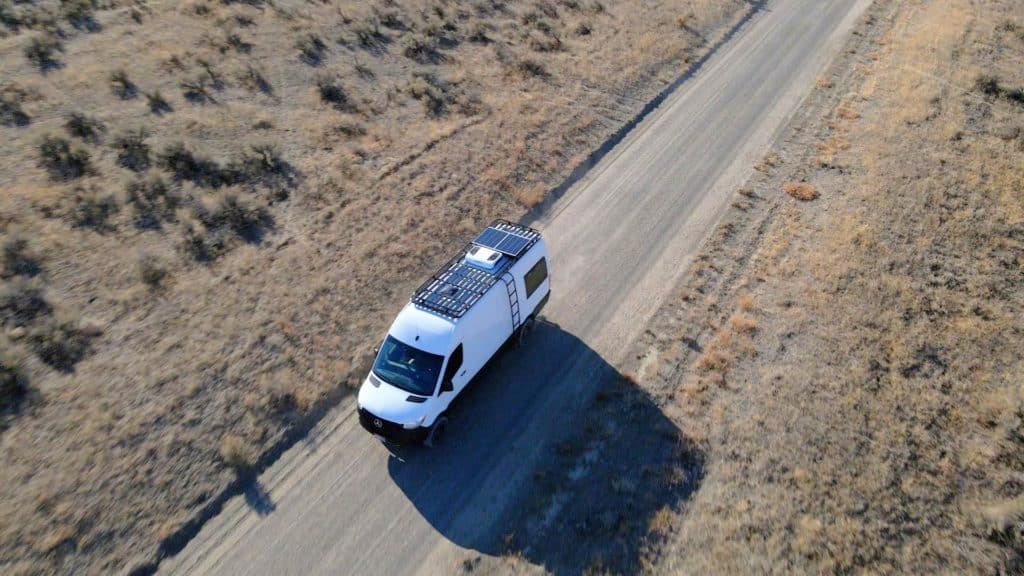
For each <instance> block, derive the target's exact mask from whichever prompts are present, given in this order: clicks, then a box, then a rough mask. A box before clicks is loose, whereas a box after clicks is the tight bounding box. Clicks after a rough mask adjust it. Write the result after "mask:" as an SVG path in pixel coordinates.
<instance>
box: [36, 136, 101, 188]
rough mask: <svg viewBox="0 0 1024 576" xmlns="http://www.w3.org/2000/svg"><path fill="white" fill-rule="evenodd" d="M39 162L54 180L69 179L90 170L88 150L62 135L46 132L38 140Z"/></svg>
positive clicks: (78, 176) (80, 175)
mask: <svg viewBox="0 0 1024 576" xmlns="http://www.w3.org/2000/svg"><path fill="white" fill-rule="evenodd" d="M39 155H40V163H41V164H42V166H43V167H44V168H46V169H47V171H48V172H49V173H50V177H51V178H52V179H54V180H71V179H74V178H80V177H82V176H84V175H86V174H88V173H90V172H92V164H91V163H90V156H89V152H88V151H87V150H85V149H84V148H81V147H79V146H72V144H71V142H69V141H68V140H67V138H64V137H62V136H57V135H54V134H47V135H46V136H44V137H43V139H42V140H41V141H40V142H39Z"/></svg>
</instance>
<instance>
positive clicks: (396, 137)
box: [0, 0, 750, 574]
mask: <svg viewBox="0 0 1024 576" xmlns="http://www.w3.org/2000/svg"><path fill="white" fill-rule="evenodd" d="M749 8H750V6H749V3H747V2H743V1H741V0H729V1H727V2H718V3H709V2H706V1H704V0H671V1H670V2H669V3H668V4H667V5H663V6H658V7H655V6H653V5H647V4H643V5H639V6H626V5H619V4H615V5H612V4H609V5H608V6H605V5H603V4H601V3H599V2H595V1H592V0H586V1H579V2H577V1H560V2H547V1H535V0H515V1H485V2H471V3H452V2H440V1H434V0H393V1H391V0H389V1H373V2H354V1H338V0H335V1H329V2H305V1H300V0H275V1H274V2H263V1H246V2H217V1H211V0H197V1H191V2H183V3H177V2H169V3H153V2H148V3H146V2H134V1H127V0H124V1H122V0H114V1H110V2H91V1H81V2H80V1H77V0H76V1H75V2H56V1H51V0H38V1H30V2H20V1H15V2H12V1H10V0H0V130H2V131H3V133H4V138H2V139H0V158H2V160H3V162H4V170H3V171H2V173H0V192H2V194H0V242H2V246H3V250H4V252H3V258H4V263H3V278H0V311H2V314H3V315H2V327H3V334H0V352H2V353H3V354H7V353H10V356H11V357H12V358H16V359H17V360H18V362H17V363H13V364H6V362H7V360H6V358H7V356H3V358H5V360H4V362H5V364H3V366H4V367H5V368H4V370H6V371H0V375H4V376H3V377H4V378H7V380H4V382H15V383H22V382H23V383H25V388H24V389H25V390H27V391H28V392H26V393H25V394H22V393H21V392H17V393H15V394H14V396H10V397H15V396H16V397H17V398H28V400H23V401H22V400H19V401H17V402H15V403H13V404H11V403H8V404H5V406H13V405H15V404H16V405H18V406H20V408H18V409H13V408H11V409H9V408H7V407H5V408H4V409H3V410H4V416H3V418H4V419H5V420H4V425H3V426H4V431H3V434H2V436H0V443H2V450H3V462H2V463H0V482H3V483H4V485H5V486H10V487H11V489H10V490H7V491H5V492H4V496H3V497H2V501H3V505H4V510H5V517H7V518H14V519H17V521H16V523H7V524H3V523H0V571H2V572H4V573H14V574H17V573H33V574H35V573H67V572H117V571H120V570H121V569H123V568H125V564H126V562H127V559H128V558H134V557H136V556H137V554H138V553H139V552H140V551H144V550H150V549H152V548H151V546H152V545H153V544H154V542H155V541H156V540H158V539H160V538H165V537H169V536H173V535H174V534H175V530H176V529H177V527H178V526H180V525H181V524H182V519H183V518H188V517H189V515H190V514H191V513H192V512H194V511H195V510H197V509H199V508H200V507H201V506H202V505H203V504H204V503H205V502H207V501H208V499H209V498H211V497H212V495H214V494H216V493H217V491H218V490H220V489H222V488H223V487H225V486H227V485H229V483H230V482H231V481H232V480H233V478H234V476H233V474H234V470H233V469H232V467H233V465H231V464H229V462H228V461H230V462H236V461H238V460H237V459H236V458H235V457H234V456H231V457H230V458H226V457H223V456H224V454H222V453H221V450H220V447H221V446H220V444H219V442H220V440H221V439H222V438H225V437H226V435H234V436H237V437H240V438H244V439H245V446H246V450H250V451H251V453H250V456H251V457H252V458H257V457H258V456H259V454H260V453H261V452H262V450H264V449H266V447H268V446H270V445H272V444H273V443H275V442H277V441H278V440H279V439H280V438H281V437H282V436H283V434H282V431H283V430H284V429H286V428H287V427H288V426H289V425H290V424H291V423H293V422H295V421H296V420H297V419H298V418H299V417H300V416H301V415H302V414H303V413H305V412H306V411H308V410H310V409H311V408H313V407H316V406H317V405H318V403H320V402H323V401H324V399H325V398H328V397H331V398H336V397H337V396H338V394H337V392H336V391H337V389H338V388H339V386H341V387H345V386H346V385H348V384H349V383H351V382H354V381H355V380H356V379H357V378H358V376H359V375H361V374H360V373H361V372H362V371H363V370H364V369H365V363H366V359H367V357H368V355H369V354H370V353H371V351H372V347H373V340H374V339H375V338H376V337H377V336H378V335H379V333H380V332H381V331H382V330H383V329H384V328H385V326H386V322H387V321H388V320H390V316H391V314H392V312H393V311H394V310H395V309H396V308H397V307H398V306H399V305H400V304H401V302H402V301H403V300H404V299H405V298H406V297H407V295H408V292H409V289H410V288H411V287H412V286H413V285H414V284H415V283H416V282H417V281H418V280H420V279H421V278H422V276H423V274H424V273H426V271H427V270H429V269H431V268H432V267H433V266H435V265H436V264H437V263H438V262H439V261H440V259H443V258H444V254H445V253H446V252H447V248H446V246H450V245H451V244H452V243H453V242H461V241H464V240H465V237H466V236H468V235H469V234H471V233H472V232H473V231H475V230H476V229H477V228H478V227H479V226H481V225H482V224H483V223H485V222H487V221H490V220H491V219H493V218H495V217H497V216H508V217H514V216H515V214H517V213H521V211H522V210H524V209H526V208H528V207H530V206H533V205H535V204H537V203H539V202H540V201H541V199H543V197H544V195H545V194H546V192H547V191H548V190H549V189H550V188H551V187H552V186H554V185H555V184H557V182H559V181H560V179H561V178H562V177H564V176H565V175H566V174H568V173H569V172H570V171H571V170H572V169H573V167H574V166H575V165H576V164H577V163H578V162H580V161H581V159H582V158H584V157H585V155H586V154H587V153H588V152H589V151H590V150H592V149H593V148H594V147H595V146H597V145H598V144H599V143H600V142H601V141H602V140H603V139H604V138H605V137H607V136H608V135H609V134H611V133H613V132H614V131H615V130H616V129H618V127H619V126H621V125H622V124H623V123H624V122H627V121H628V120H629V119H630V118H631V117H632V115H633V114H635V113H636V112H637V111H638V110H639V109H640V107H641V106H642V103H643V102H645V101H646V100H647V99H649V98H651V97H652V96H653V95H655V94H656V93H657V92H658V91H659V90H660V89H661V88H662V87H663V86H664V85H665V84H667V83H668V82H670V81H671V80H672V79H674V78H675V77H676V76H677V75H678V74H681V73H682V72H683V70H684V69H685V67H686V66H687V62H691V61H692V60H693V58H694V56H695V54H696V53H697V52H699V51H700V50H702V49H703V48H704V46H705V44H706V42H707V41H708V39H713V38H714V37H715V34H716V32H717V31H718V30H720V29H721V27H722V26H724V25H725V24H726V23H728V22H730V21H731V20H732V19H733V18H734V17H735V16H736V15H737V14H739V13H741V12H742V11H745V10H748V9H749ZM678 14H687V15H688V17H687V22H686V27H685V29H683V28H680V27H679V26H678V25H677V24H676V23H675V22H674V16H675V15H678ZM642 39H643V40H644V42H647V43H646V44H645V43H642V42H641V40H642ZM654 41H656V44H657V46H658V49H657V50H651V49H649V48H650V46H651V45H653V44H651V42H654ZM12 362H13V360H12ZM8 366H17V370H16V376H10V375H11V374H15V372H11V371H10V370H7V367H8ZM11 370H14V368H11ZM8 388H9V389H11V390H21V389H22V388H21V387H20V385H18V386H14V387H8ZM8 388H5V390H6V389H8ZM5 402H7V401H6V400H5ZM69 430H74V431H75V433H74V434H70V433H68V432H67V431H69ZM232 454H233V452H232ZM246 460H248V459H246Z"/></svg>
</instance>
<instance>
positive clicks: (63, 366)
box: [28, 316, 89, 372]
mask: <svg viewBox="0 0 1024 576" xmlns="http://www.w3.org/2000/svg"><path fill="white" fill-rule="evenodd" d="M28 342H29V344H30V345H31V346H32V349H33V350H34V351H35V353H36V355H37V356H39V359H40V360H42V361H43V362H45V363H47V364H49V365H50V366H51V367H53V368H55V369H57V370H60V371H63V372H70V371H71V370H72V369H74V366H75V364H77V363H78V361H79V360H81V359H82V358H83V357H85V355H86V353H88V351H89V336H88V334H86V333H85V331H84V330H82V329H81V328H80V327H79V325H78V322H77V321H75V320H73V319H71V318H61V317H57V316H48V317H46V318H45V319H44V320H43V321H41V322H39V323H38V324H36V325H35V326H33V327H32V328H31V329H30V330H29V332H28Z"/></svg>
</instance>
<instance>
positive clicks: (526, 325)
mask: <svg viewBox="0 0 1024 576" xmlns="http://www.w3.org/2000/svg"><path fill="white" fill-rule="evenodd" d="M536 323H537V320H536V318H534V317H533V315H532V314H531V315H530V316H529V317H527V318H526V321H525V322H523V323H522V324H521V325H520V326H519V328H517V329H516V346H517V347H519V346H522V345H523V344H525V343H526V337H527V336H529V335H530V332H532V331H533V327H534V325H535V324H536Z"/></svg>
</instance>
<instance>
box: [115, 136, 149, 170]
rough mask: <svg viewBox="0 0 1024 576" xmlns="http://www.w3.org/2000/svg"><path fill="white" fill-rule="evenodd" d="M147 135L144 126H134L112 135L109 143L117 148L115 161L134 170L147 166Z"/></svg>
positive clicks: (143, 168)
mask: <svg viewBox="0 0 1024 576" xmlns="http://www.w3.org/2000/svg"><path fill="white" fill-rule="evenodd" d="M148 136H149V132H148V131H147V130H146V129H145V128H134V129H131V130H126V131H124V132H122V133H120V134H118V135H117V136H116V137H114V140H113V142H111V143H110V145H111V147H113V148H114V149H115V150H117V163H118V164H120V165H121V166H124V167H125V168H128V169H129V170H134V171H135V172H141V171H143V170H145V169H147V168H149V166H150V159H149V144H146V138H147V137H148Z"/></svg>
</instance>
